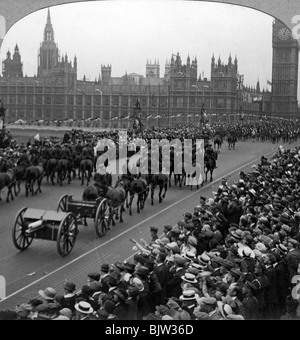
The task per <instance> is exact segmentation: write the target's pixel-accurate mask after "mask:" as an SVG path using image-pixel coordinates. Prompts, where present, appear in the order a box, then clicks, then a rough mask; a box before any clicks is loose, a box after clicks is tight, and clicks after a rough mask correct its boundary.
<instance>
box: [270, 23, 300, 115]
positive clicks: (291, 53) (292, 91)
mask: <svg viewBox="0 0 300 340" xmlns="http://www.w3.org/2000/svg"><path fill="white" fill-rule="evenodd" d="M298 69H299V44H298V41H297V40H295V39H294V38H293V36H292V32H291V30H290V29H288V28H287V27H286V26H285V25H284V24H283V23H282V22H280V21H279V20H277V19H276V20H275V21H274V23H273V64H272V97H271V103H272V104H271V111H272V115H274V116H277V117H284V118H288V119H296V118H298V112H297V111H298V100H297V87H298Z"/></svg>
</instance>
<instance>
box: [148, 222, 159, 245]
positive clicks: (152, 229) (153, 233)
mask: <svg viewBox="0 0 300 340" xmlns="http://www.w3.org/2000/svg"><path fill="white" fill-rule="evenodd" d="M157 233H158V228H157V227H153V226H151V227H150V236H151V240H150V242H149V244H150V245H151V243H153V242H155V241H156V240H157V239H158V238H159V237H158V235H157Z"/></svg>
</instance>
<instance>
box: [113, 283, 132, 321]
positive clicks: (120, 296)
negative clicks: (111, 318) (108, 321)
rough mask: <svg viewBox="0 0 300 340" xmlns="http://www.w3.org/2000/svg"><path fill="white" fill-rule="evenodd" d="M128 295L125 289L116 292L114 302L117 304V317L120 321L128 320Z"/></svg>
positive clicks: (118, 289)
mask: <svg viewBox="0 0 300 340" xmlns="http://www.w3.org/2000/svg"><path fill="white" fill-rule="evenodd" d="M127 298H128V294H127V292H126V290H125V289H123V288H117V289H116V290H115V291H114V298H113V301H114V303H115V305H116V306H115V312H114V313H115V315H116V316H117V317H118V320H128V305H127Z"/></svg>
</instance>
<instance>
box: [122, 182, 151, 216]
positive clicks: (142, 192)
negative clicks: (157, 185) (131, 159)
mask: <svg viewBox="0 0 300 340" xmlns="http://www.w3.org/2000/svg"><path fill="white" fill-rule="evenodd" d="M119 181H121V180H120V179H118V181H117V183H116V185H117V184H118V182H119ZM123 181H124V180H123ZM127 181H128V185H129V188H128V192H129V196H130V201H129V206H128V207H129V215H130V216H131V215H132V210H131V206H132V201H133V199H134V196H135V194H137V202H136V205H137V212H138V213H140V210H143V209H144V206H145V202H146V199H147V196H148V192H149V190H148V186H147V182H146V181H145V180H144V179H143V178H139V179H132V180H130V179H127ZM124 184H125V182H124ZM124 188H125V186H124ZM126 199H127V197H126Z"/></svg>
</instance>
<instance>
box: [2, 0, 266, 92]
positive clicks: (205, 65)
mask: <svg viewBox="0 0 300 340" xmlns="http://www.w3.org/2000/svg"><path fill="white" fill-rule="evenodd" d="M50 14H51V21H52V25H53V28H54V34H55V36H54V37H55V42H56V43H57V44H58V47H59V50H60V52H61V55H64V54H65V53H67V54H68V57H69V59H71V60H73V58H74V56H75V54H76V56H77V59H78V77H79V79H82V77H83V75H84V74H85V75H86V77H87V79H89V80H94V79H95V78H98V75H99V73H100V70H101V64H105V65H107V64H110V65H112V76H113V77H121V76H122V75H124V74H125V72H127V73H138V74H141V75H145V72H146V62H147V59H149V60H150V59H151V61H152V62H154V60H155V59H157V60H159V63H160V74H161V76H163V75H164V69H165V62H166V60H167V59H168V60H169V59H170V58H171V55H172V53H175V54H176V53H177V52H179V53H180V55H181V57H182V61H183V64H185V63H186V58H187V56H188V55H189V56H190V57H191V59H193V58H194V57H195V56H196V57H197V60H198V73H199V74H200V73H201V74H202V72H203V71H204V76H205V77H208V78H210V64H211V57H212V54H213V53H214V54H215V57H216V59H218V58H219V55H220V56H221V59H222V62H226V63H227V61H228V56H229V53H231V54H232V57H233V58H234V57H235V56H236V55H237V57H238V61H239V73H240V74H244V75H245V84H246V85H247V84H249V85H252V86H254V85H256V82H257V80H258V78H259V79H260V81H261V85H262V87H266V83H267V80H272V68H271V66H272V22H273V18H272V17H270V16H268V15H266V14H264V13H261V12H258V11H256V10H251V9H249V8H244V7H240V6H234V5H228V4H218V3H209V2H207V3H206V2H197V1H171V0H168V1H167V0H163V1H162V0H156V1H153V0H152V1H151V0H149V1H148V0H140V1H137V0H136V1H124V0H123V1H94V2H83V3H75V4H67V5H60V6H55V7H51V8H50ZM46 20H47V9H43V10H40V11H37V12H35V13H33V14H31V15H29V16H27V17H25V18H23V19H22V20H20V21H19V22H18V23H16V24H15V25H14V26H13V27H12V28H11V29H10V30H9V31H8V33H7V35H6V36H5V39H4V41H3V44H2V46H1V54H0V57H1V61H2V60H4V59H5V57H6V52H7V50H8V49H9V50H10V51H11V52H13V50H14V47H15V45H16V43H17V44H18V46H19V49H20V53H21V57H22V61H23V65H24V66H23V71H24V75H25V74H27V75H28V76H33V75H34V74H35V73H37V56H38V49H39V46H40V43H41V42H42V40H43V31H44V28H45V24H46ZM1 67H2V65H1ZM268 88H269V89H270V87H268Z"/></svg>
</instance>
